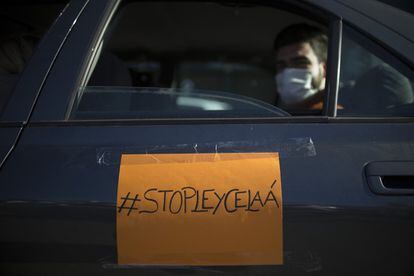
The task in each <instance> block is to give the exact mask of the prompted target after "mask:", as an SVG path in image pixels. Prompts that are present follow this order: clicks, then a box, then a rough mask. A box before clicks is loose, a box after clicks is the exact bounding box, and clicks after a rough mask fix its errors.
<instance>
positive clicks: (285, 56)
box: [276, 42, 317, 60]
mask: <svg viewBox="0 0 414 276" xmlns="http://www.w3.org/2000/svg"><path fill="white" fill-rule="evenodd" d="M298 56H304V57H308V58H309V59H311V60H314V59H316V60H317V57H316V55H315V52H314V51H313V49H312V46H311V45H310V43H309V42H299V43H294V44H289V45H286V46H283V47H280V48H279V49H278V50H277V52H276V60H289V59H291V58H294V57H298Z"/></svg>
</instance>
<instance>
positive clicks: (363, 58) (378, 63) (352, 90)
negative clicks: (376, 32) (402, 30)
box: [338, 27, 414, 117]
mask: <svg viewBox="0 0 414 276" xmlns="http://www.w3.org/2000/svg"><path fill="white" fill-rule="evenodd" d="M413 81H414V74H413V71H412V69H410V68H408V67H407V66H406V65H405V64H403V63H402V62H401V61H399V60H398V59H397V58H396V57H395V56H393V55H392V54H391V53H389V52H387V51H386V50H384V49H383V48H381V47H380V46H378V45H376V44H374V43H373V42H372V41H370V40H368V39H367V38H366V37H363V36H362V35H361V34H359V33H357V32H356V31H354V30H353V29H351V28H349V27H345V28H344V35H343V41H342V57H341V74H340V90H339V99H338V115H339V116H361V117H363V116H368V117H385V116H395V117H398V116H414V104H413V100H414V93H413V87H414V86H413Z"/></svg>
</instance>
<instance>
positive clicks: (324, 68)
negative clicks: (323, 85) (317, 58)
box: [319, 62, 326, 78]
mask: <svg viewBox="0 0 414 276" xmlns="http://www.w3.org/2000/svg"><path fill="white" fill-rule="evenodd" d="M319 66H321V70H322V76H323V77H324V78H326V62H321V63H320V64H319Z"/></svg>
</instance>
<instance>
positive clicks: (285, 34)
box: [274, 23, 328, 62]
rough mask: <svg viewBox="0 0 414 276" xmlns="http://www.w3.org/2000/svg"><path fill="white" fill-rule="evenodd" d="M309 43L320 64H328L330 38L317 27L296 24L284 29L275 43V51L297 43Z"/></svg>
mask: <svg viewBox="0 0 414 276" xmlns="http://www.w3.org/2000/svg"><path fill="white" fill-rule="evenodd" d="M303 42H308V43H309V44H310V46H311V47H312V49H313V51H314V52H315V55H316V56H317V57H318V59H319V62H326V60H327V55H328V54H327V53H328V36H327V35H326V33H325V32H324V31H323V30H322V29H320V28H318V27H315V26H311V25H308V24H306V23H299V24H294V25H290V26H288V27H286V28H285V29H283V30H282V31H281V32H280V33H279V34H278V35H277V36H276V39H275V42H274V50H275V51H277V50H279V49H280V48H282V47H284V46H288V45H291V44H296V43H303Z"/></svg>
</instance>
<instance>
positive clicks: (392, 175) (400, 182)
mask: <svg viewBox="0 0 414 276" xmlns="http://www.w3.org/2000/svg"><path fill="white" fill-rule="evenodd" d="M364 171H365V177H366V179H367V182H368V186H369V188H370V189H371V191H372V192H374V193H376V194H382V195H414V162H413V161H387V162H386V161H378V162H371V163H368V164H367V165H365V168H364Z"/></svg>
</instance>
